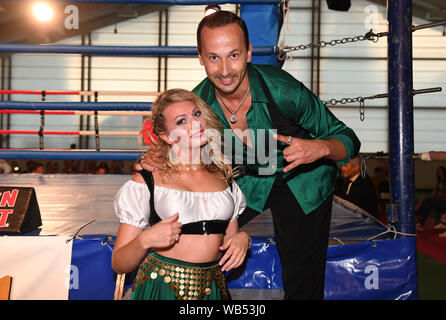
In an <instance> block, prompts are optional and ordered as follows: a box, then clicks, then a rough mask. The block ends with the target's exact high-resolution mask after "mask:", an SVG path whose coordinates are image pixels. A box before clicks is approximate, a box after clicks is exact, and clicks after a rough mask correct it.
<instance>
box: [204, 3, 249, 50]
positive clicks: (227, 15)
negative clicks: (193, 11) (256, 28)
mask: <svg viewBox="0 0 446 320" xmlns="http://www.w3.org/2000/svg"><path fill="white" fill-rule="evenodd" d="M233 23H236V24H238V25H239V27H240V29H241V30H242V32H243V35H244V37H245V44H246V50H248V49H249V33H248V27H247V26H246V23H245V21H243V19H242V18H240V17H239V16H238V15H236V14H235V13H233V12H230V11H224V10H223V11H217V12H214V13H212V14H210V15H208V16H205V17H204V18H203V19H202V20H201V21H200V23H199V24H198V28H197V50H198V52H199V53H200V52H201V30H203V28H204V27H208V28H210V29H215V28H219V27H225V26H227V25H230V24H233Z"/></svg>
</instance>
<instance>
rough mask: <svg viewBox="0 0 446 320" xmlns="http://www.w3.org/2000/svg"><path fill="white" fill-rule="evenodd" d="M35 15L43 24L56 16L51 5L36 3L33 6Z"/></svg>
mask: <svg viewBox="0 0 446 320" xmlns="http://www.w3.org/2000/svg"><path fill="white" fill-rule="evenodd" d="M32 11H33V15H34V17H35V18H36V19H37V20H39V21H41V22H48V21H50V20H51V19H52V18H53V16H54V10H53V8H51V6H50V5H48V4H47V3H44V2H39V3H36V4H35V5H34V6H33V9H32Z"/></svg>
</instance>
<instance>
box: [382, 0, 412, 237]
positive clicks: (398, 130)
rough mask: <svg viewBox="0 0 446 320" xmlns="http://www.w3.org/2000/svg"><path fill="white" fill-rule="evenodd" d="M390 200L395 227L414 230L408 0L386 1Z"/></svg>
mask: <svg viewBox="0 0 446 320" xmlns="http://www.w3.org/2000/svg"><path fill="white" fill-rule="evenodd" d="M387 10H388V12H387V16H388V22H389V33H388V38H387V41H388V58H387V59H388V89H389V90H388V92H389V161H390V163H389V164H390V200H391V203H393V204H397V205H398V220H399V222H398V223H397V225H396V228H397V231H399V232H401V233H403V235H402V236H401V237H407V236H405V235H404V234H415V212H414V191H415V186H414V185H415V183H414V181H415V179H414V159H413V153H414V121H413V120H414V119H413V94H412V90H413V73H412V0H399V1H387Z"/></svg>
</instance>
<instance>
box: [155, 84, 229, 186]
mask: <svg viewBox="0 0 446 320" xmlns="http://www.w3.org/2000/svg"><path fill="white" fill-rule="evenodd" d="M184 101H190V102H192V103H193V104H194V105H195V106H196V107H197V108H198V110H200V111H201V116H202V117H204V118H205V120H206V126H207V128H206V130H205V133H209V132H213V133H217V134H215V135H214V134H213V135H209V134H208V136H207V138H208V143H207V144H206V145H205V146H203V147H202V148H201V149H202V150H201V151H202V152H201V156H202V157H203V156H205V157H206V159H205V160H206V161H204V167H205V169H206V170H208V171H209V172H217V171H221V172H222V173H223V174H224V176H225V178H226V179H227V180H232V179H233V178H234V172H233V170H232V165H231V163H230V161H228V159H226V158H225V156H224V154H223V153H222V152H221V150H222V148H221V143H222V139H221V137H222V125H221V123H220V121H219V120H218V118H217V116H216V114H215V113H214V111H213V110H212V109H211V108H210V107H209V106H208V105H207V104H206V103H205V102H204V101H203V100H201V99H200V98H199V97H198V96H197V95H195V94H194V93H192V92H190V91H188V90H184V89H170V90H167V91H165V92H163V93H161V94H160V95H159V96H158V97H157V99H156V100H155V102H154V103H153V104H152V119H151V121H152V124H153V133H154V134H156V135H157V136H158V137H159V135H160V133H162V132H165V131H166V126H165V118H164V115H163V113H164V110H165V109H166V108H167V107H168V106H170V105H172V104H174V103H177V102H184ZM210 129H211V130H210ZM158 140H159V142H158V143H155V144H153V145H152V146H151V148H152V149H154V151H155V152H157V153H159V154H161V155H162V158H163V162H164V164H165V170H163V171H162V172H161V175H162V176H163V178H164V179H166V180H167V178H169V177H171V176H172V175H174V174H175V173H177V172H178V171H179V167H178V166H177V165H176V164H174V163H173V162H172V161H171V158H170V151H171V146H170V145H169V144H168V143H166V142H165V141H164V140H163V139H158ZM203 149H204V151H205V152H203ZM206 151H208V152H206Z"/></svg>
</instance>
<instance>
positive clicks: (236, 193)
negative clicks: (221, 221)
mask: <svg viewBox="0 0 446 320" xmlns="http://www.w3.org/2000/svg"><path fill="white" fill-rule="evenodd" d="M232 197H233V198H234V213H233V215H232V218H231V221H234V220H236V219H237V218H238V217H239V215H241V214H242V212H243V211H245V209H246V199H245V195H244V194H243V192H242V190H241V189H240V187H239V186H238V184H237V183H236V182H235V181H234V182H232Z"/></svg>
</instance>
